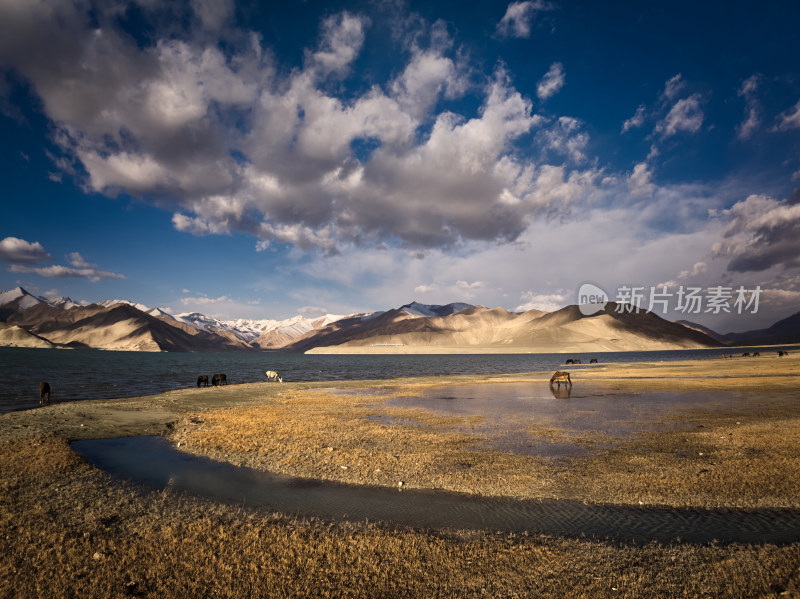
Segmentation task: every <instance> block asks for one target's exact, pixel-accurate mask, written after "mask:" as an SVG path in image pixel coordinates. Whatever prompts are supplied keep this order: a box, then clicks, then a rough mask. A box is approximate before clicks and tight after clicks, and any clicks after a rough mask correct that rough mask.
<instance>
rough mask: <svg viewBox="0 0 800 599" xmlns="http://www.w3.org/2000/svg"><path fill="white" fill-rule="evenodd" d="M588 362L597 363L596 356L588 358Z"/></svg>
mask: <svg viewBox="0 0 800 599" xmlns="http://www.w3.org/2000/svg"><path fill="white" fill-rule="evenodd" d="M589 364H597V358H592V359H591V360H589Z"/></svg>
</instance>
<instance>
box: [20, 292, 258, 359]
mask: <svg viewBox="0 0 800 599" xmlns="http://www.w3.org/2000/svg"><path fill="white" fill-rule="evenodd" d="M7 322H8V324H13V325H18V326H20V327H22V328H24V329H26V330H27V331H29V332H30V333H32V334H35V335H38V336H39V337H42V338H44V339H46V340H48V341H50V342H51V343H54V344H56V345H60V346H65V347H75V348H93V349H108V350H129V351H232V350H233V351H246V350H249V349H250V346H249V345H248V344H247V343H245V342H244V341H242V340H241V339H239V338H238V337H236V336H235V335H233V334H232V333H227V332H224V331H220V332H219V333H215V332H209V331H200V330H198V329H196V328H194V327H191V326H189V325H187V324H184V323H181V322H178V321H177V320H175V319H173V318H171V317H169V316H163V315H160V316H152V315H150V314H147V313H145V312H142V311H141V310H139V309H138V308H135V307H134V306H131V305H130V304H125V303H119V304H114V305H112V306H107V307H106V306H101V305H99V304H91V305H89V306H77V307H73V308H69V309H67V310H61V309H59V308H55V307H52V306H50V305H48V304H38V305H36V306H33V307H31V308H28V309H27V310H24V311H23V312H18V313H14V314H13V315H12V316H9V318H8V321H7Z"/></svg>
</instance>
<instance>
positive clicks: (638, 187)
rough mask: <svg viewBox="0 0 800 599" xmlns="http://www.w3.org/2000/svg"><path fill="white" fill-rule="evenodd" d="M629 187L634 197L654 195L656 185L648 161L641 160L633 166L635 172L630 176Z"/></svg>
mask: <svg viewBox="0 0 800 599" xmlns="http://www.w3.org/2000/svg"><path fill="white" fill-rule="evenodd" d="M628 188H629V189H630V192H631V195H632V196H633V197H637V198H638V197H648V196H652V195H653V191H654V190H655V185H654V184H653V181H652V172H651V171H650V168H649V167H648V165H647V163H646V162H640V163H639V164H637V165H636V166H634V167H633V172H632V173H631V175H630V177H629V178H628Z"/></svg>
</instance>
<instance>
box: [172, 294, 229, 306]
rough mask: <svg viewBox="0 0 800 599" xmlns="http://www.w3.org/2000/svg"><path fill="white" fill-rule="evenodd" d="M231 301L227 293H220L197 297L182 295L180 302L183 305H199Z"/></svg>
mask: <svg viewBox="0 0 800 599" xmlns="http://www.w3.org/2000/svg"><path fill="white" fill-rule="evenodd" d="M230 301H231V298H229V297H228V296H227V295H221V296H219V297H206V296H199V297H182V298H181V303H182V304H183V305H184V306H189V305H199V306H213V305H216V304H225V303H228V302H230Z"/></svg>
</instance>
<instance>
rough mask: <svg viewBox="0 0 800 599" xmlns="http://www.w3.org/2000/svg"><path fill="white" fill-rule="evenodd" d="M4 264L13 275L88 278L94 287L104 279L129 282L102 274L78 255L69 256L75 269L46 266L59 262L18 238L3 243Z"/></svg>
mask: <svg viewBox="0 0 800 599" xmlns="http://www.w3.org/2000/svg"><path fill="white" fill-rule="evenodd" d="M0 260H3V261H4V262H8V263H9V264H10V266H9V268H8V270H9V271H10V272H16V273H31V274H37V275H39V276H42V277H54V278H62V279H63V278H70V277H72V278H80V277H86V278H88V279H89V280H90V281H92V282H93V283H95V282H97V281H100V280H102V279H124V278H125V275H120V274H117V273H113V272H109V271H105V270H101V269H100V268H99V267H98V266H97V265H96V264H89V263H88V262H86V260H84V259H83V257H82V256H81V255H80V254H79V253H78V252H72V253H71V254H69V262H70V264H72V266H71V267H70V266H61V265H57V264H53V265H50V266H42V265H41V263H42V262H53V261H54V260H55V258H53V257H52V256H51V255H50V254H49V253H48V252H47V251H46V250H45V249H44V247H43V246H42V244H41V243H39V242H38V241H36V242H33V243H31V242H28V241H25V240H24V239H19V238H17V237H6V238H5V239H3V240H2V241H0Z"/></svg>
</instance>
